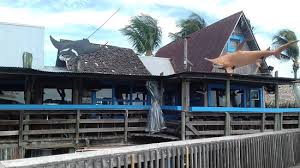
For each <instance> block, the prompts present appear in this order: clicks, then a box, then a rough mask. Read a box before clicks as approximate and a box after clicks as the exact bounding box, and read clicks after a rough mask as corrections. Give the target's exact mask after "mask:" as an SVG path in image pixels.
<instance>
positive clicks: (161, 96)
mask: <svg viewBox="0 0 300 168" xmlns="http://www.w3.org/2000/svg"><path fill="white" fill-rule="evenodd" d="M159 91H160V101H159V103H160V105H161V106H163V105H164V82H163V80H161V81H160V90H159Z"/></svg>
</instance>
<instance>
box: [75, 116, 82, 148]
mask: <svg viewBox="0 0 300 168" xmlns="http://www.w3.org/2000/svg"><path fill="white" fill-rule="evenodd" d="M80 115H81V114H80V110H77V111H76V128H75V143H76V145H78V144H79V129H80Z"/></svg>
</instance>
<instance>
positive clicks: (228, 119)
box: [224, 112, 231, 136]
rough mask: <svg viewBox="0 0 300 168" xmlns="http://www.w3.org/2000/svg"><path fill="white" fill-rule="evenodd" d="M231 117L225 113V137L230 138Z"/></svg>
mask: <svg viewBox="0 0 300 168" xmlns="http://www.w3.org/2000/svg"><path fill="white" fill-rule="evenodd" d="M230 123H231V116H230V113H228V112H226V113H225V133H224V134H225V136H229V135H230V132H231V124H230Z"/></svg>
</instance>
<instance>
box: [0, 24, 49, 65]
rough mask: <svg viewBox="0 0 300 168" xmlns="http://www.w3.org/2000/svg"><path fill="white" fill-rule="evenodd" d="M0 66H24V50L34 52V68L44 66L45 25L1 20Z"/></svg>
mask: <svg viewBox="0 0 300 168" xmlns="http://www.w3.org/2000/svg"><path fill="white" fill-rule="evenodd" d="M0 52H1V54H0V60H1V61H0V66H2V67H23V59H22V55H23V53H24V52H29V53H31V54H32V56H33V59H32V68H34V69H41V68H43V67H44V27H38V26H30V25H21V24H12V23H3V22H0Z"/></svg>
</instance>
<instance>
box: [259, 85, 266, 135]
mask: <svg viewBox="0 0 300 168" xmlns="http://www.w3.org/2000/svg"><path fill="white" fill-rule="evenodd" d="M264 90H265V88H264V87H262V90H261V91H262V93H261V95H262V96H264V95H265V94H264V93H263V92H264ZM261 99H263V101H261V102H262V104H261V107H262V108H265V107H266V103H265V101H264V100H265V99H264V98H263V97H261ZM265 126H266V113H262V114H261V127H260V131H261V132H264V131H265Z"/></svg>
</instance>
